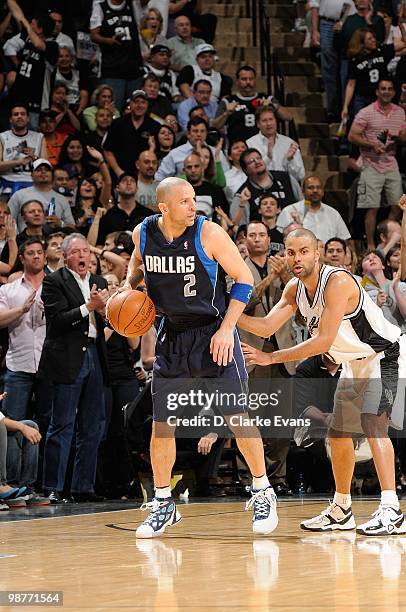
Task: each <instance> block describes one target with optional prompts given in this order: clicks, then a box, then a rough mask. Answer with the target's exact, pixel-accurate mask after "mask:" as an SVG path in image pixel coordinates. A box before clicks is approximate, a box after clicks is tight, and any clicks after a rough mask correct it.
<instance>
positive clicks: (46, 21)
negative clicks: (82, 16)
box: [7, 0, 59, 129]
mask: <svg viewBox="0 0 406 612" xmlns="http://www.w3.org/2000/svg"><path fill="white" fill-rule="evenodd" d="M7 3H8V7H9V9H10V11H11V13H12V15H13V17H14V19H15V20H16V21H17V23H21V25H22V26H23V27H24V28H25V30H26V33H27V38H26V40H25V43H24V48H23V49H22V50H21V51H20V58H21V59H20V63H19V66H18V68H17V69H16V73H17V75H16V78H15V81H14V84H13V87H12V89H11V91H10V96H11V98H12V100H14V101H17V100H18V101H19V102H20V103H22V104H24V105H26V106H28V109H29V112H30V122H31V126H32V127H33V128H34V129H35V128H37V127H38V118H39V112H40V110H41V109H43V108H47V107H48V105H49V81H50V67H53V66H55V65H56V62H57V61H58V52H59V47H58V44H57V43H56V42H55V41H53V40H51V41H50V40H47V39H48V37H49V36H51V35H52V32H53V30H54V22H53V21H52V19H51V18H50V17H49V16H48V15H44V16H41V17H36V18H35V19H33V20H32V22H31V23H29V22H28V21H27V19H26V18H25V16H24V13H23V12H22V10H21V8H20V7H19V6H18V4H17V2H16V0H7Z"/></svg>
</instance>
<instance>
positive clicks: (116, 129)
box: [103, 114, 161, 172]
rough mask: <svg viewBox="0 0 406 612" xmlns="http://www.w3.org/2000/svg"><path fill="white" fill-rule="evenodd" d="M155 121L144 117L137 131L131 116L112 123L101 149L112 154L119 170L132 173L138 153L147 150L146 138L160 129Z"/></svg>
mask: <svg viewBox="0 0 406 612" xmlns="http://www.w3.org/2000/svg"><path fill="white" fill-rule="evenodd" d="M160 127H161V126H160V124H159V123H158V122H157V121H153V120H152V119H149V118H148V117H145V119H144V121H143V123H142V124H141V125H140V127H139V128H138V129H136V128H135V127H134V124H133V122H132V118H131V114H128V115H125V116H124V117H121V118H120V119H116V120H115V121H113V123H112V125H111V127H110V130H109V133H108V134H107V137H106V140H105V141H104V144H103V148H104V149H105V150H106V151H111V152H112V153H114V155H115V158H116V160H117V163H118V165H119V166H120V168H122V169H123V170H125V171H126V172H134V164H135V162H136V160H137V159H138V157H139V155H140V153H141V152H142V151H145V150H146V149H148V138H149V137H150V136H153V135H154V134H156V133H157V131H158V129H159V128H160Z"/></svg>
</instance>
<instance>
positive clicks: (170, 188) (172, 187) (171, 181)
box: [156, 176, 189, 202]
mask: <svg viewBox="0 0 406 612" xmlns="http://www.w3.org/2000/svg"><path fill="white" fill-rule="evenodd" d="M186 185H189V183H188V182H187V181H185V179H181V178H178V177H176V176H168V178H166V179H164V180H163V181H161V182H160V183H159V185H158V187H157V188H156V201H157V202H167V201H168V200H170V199H171V198H172V197H173V194H174V192H176V191H178V190H180V189H182V188H184V187H185V186H186Z"/></svg>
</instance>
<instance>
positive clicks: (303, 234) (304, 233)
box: [285, 227, 318, 251]
mask: <svg viewBox="0 0 406 612" xmlns="http://www.w3.org/2000/svg"><path fill="white" fill-rule="evenodd" d="M291 238H309V240H310V241H311V243H312V246H313V247H314V250H315V251H317V248H318V242H317V238H316V236H315V235H314V234H313V232H311V231H310V230H308V229H304V228H303V227H302V228H300V229H294V230H292V231H291V232H289V234H288V235H287V236H286V240H285V242H287V241H288V240H290V239H291Z"/></svg>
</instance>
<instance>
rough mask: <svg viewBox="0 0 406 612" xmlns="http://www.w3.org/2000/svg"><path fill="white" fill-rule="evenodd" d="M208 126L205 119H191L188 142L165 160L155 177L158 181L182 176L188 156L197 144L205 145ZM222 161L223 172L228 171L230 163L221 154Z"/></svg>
mask: <svg viewBox="0 0 406 612" xmlns="http://www.w3.org/2000/svg"><path fill="white" fill-rule="evenodd" d="M208 131H209V130H208V125H207V123H206V122H205V121H204V120H203V119H199V118H197V119H190V121H189V123H188V125H187V132H186V136H187V142H186V143H185V144H184V145H180V146H179V147H176V148H175V149H172V150H171V151H170V153H168V155H166V157H164V158H163V160H162V161H161V164H160V166H159V168H158V171H157V173H156V175H155V179H156V180H157V181H162V179H164V178H166V177H167V176H180V175H181V174H182V172H183V164H184V161H185V158H186V156H187V155H188V154H189V153H191V152H192V151H193V150H194V149H195V148H196V146H197V143H199V142H200V143H201V144H203V143H205V142H206V139H207V134H208ZM220 160H221V163H222V166H223V170H224V171H225V170H227V169H228V163H227V160H226V158H225V156H224V153H222V152H221V154H220Z"/></svg>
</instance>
